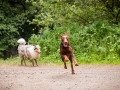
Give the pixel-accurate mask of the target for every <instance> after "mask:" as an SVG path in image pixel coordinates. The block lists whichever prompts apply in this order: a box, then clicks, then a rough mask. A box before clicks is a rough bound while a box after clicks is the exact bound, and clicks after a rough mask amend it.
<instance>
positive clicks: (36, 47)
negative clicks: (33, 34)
mask: <svg viewBox="0 0 120 90" xmlns="http://www.w3.org/2000/svg"><path fill="white" fill-rule="evenodd" d="M34 50H35V52H37V53H39V54H40V53H41V50H40V46H39V45H34Z"/></svg>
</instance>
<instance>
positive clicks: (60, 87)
mask: <svg viewBox="0 0 120 90" xmlns="http://www.w3.org/2000/svg"><path fill="white" fill-rule="evenodd" d="M75 72H76V74H75V75H72V74H71V68H70V66H68V69H66V70H65V69H64V68H63V66H39V67H25V66H0V90H120V66H109V65H106V66H103V65H101V66H93V65H88V66H87V65H81V66H78V67H75Z"/></svg>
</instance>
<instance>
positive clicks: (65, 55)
mask: <svg viewBox="0 0 120 90" xmlns="http://www.w3.org/2000/svg"><path fill="white" fill-rule="evenodd" d="M64 33H65V35H64V36H62V35H61V34H59V36H60V38H61V44H60V55H61V58H62V61H63V62H64V68H65V69H67V66H66V61H68V60H70V63H71V69H72V74H75V71H74V68H73V61H72V60H74V64H75V66H78V64H77V61H76V59H75V55H74V54H73V51H72V47H71V46H70V44H69V42H68V38H69V37H68V33H67V32H64Z"/></svg>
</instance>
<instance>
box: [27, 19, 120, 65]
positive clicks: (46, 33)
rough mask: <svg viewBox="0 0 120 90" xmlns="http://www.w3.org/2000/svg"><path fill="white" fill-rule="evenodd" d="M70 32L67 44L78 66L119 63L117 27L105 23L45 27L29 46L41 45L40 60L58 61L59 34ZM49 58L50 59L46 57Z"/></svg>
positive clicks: (119, 52)
mask: <svg viewBox="0 0 120 90" xmlns="http://www.w3.org/2000/svg"><path fill="white" fill-rule="evenodd" d="M64 31H67V32H68V33H69V42H70V44H71V46H72V48H73V51H74V53H75V55H76V58H77V60H78V62H79V63H81V62H83V63H95V62H99V63H105V62H106V63H114V62H115V64H117V63H120V60H119V56H120V39H119V38H120V26H115V25H112V26H111V25H109V23H108V22H107V21H96V22H95V23H93V24H91V25H88V26H85V27H82V26H79V25H78V24H75V23H73V24H69V25H66V26H62V27H61V26H59V27H58V26H55V27H54V29H53V30H51V29H49V28H44V29H43V30H40V32H39V34H38V35H35V34H33V35H32V36H31V38H30V39H29V43H32V44H39V45H40V46H41V50H42V55H43V57H49V56H50V57H51V58H53V57H54V58H56V59H60V55H59V51H60V50H59V44H60V38H59V35H58V34H64ZM49 59H50V58H49Z"/></svg>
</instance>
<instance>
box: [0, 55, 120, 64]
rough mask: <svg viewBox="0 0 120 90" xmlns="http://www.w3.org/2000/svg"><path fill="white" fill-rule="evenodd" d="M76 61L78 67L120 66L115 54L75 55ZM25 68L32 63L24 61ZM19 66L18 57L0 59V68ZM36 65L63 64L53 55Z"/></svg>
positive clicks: (40, 60)
mask: <svg viewBox="0 0 120 90" xmlns="http://www.w3.org/2000/svg"><path fill="white" fill-rule="evenodd" d="M76 59H77V61H78V64H79V65H83V64H84V65H89V64H95V65H96V64H97V65H103V64H105V65H120V58H119V56H118V55H116V54H111V55H107V56H106V57H102V56H101V55H96V54H91V55H88V54H77V55H76ZM26 64H27V66H32V63H31V62H30V61H29V60H26ZM67 64H68V65H69V64H70V62H69V61H68V62H67ZM4 65H8V66H20V65H21V60H20V58H19V57H11V58H8V59H6V60H3V59H0V66H4ZM38 65H39V66H46V65H52V66H59V65H63V62H62V60H61V58H60V57H59V56H58V57H56V56H55V55H49V56H40V58H39V59H38Z"/></svg>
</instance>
